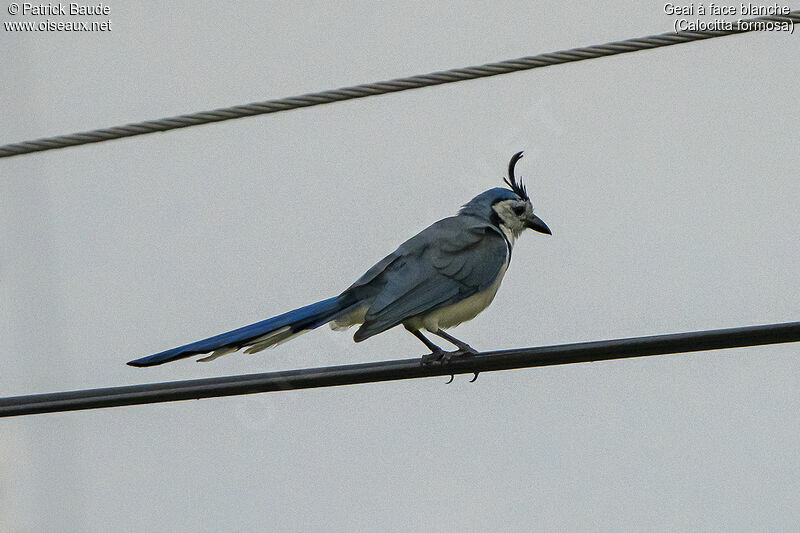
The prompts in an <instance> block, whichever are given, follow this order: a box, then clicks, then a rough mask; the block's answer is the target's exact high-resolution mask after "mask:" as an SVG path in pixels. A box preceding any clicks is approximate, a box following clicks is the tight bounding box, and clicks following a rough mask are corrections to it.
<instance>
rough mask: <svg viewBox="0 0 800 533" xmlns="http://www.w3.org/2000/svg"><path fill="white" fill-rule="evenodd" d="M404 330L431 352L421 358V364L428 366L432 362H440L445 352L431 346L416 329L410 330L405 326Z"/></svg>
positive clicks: (433, 345)
mask: <svg viewBox="0 0 800 533" xmlns="http://www.w3.org/2000/svg"><path fill="white" fill-rule="evenodd" d="M406 329H407V330H408V331H409V332H410V333H411V334H413V335H414V336H415V337H416V338H418V339H419V340H421V341H422V343H423V344H424V345H425V346H427V347H428V349H429V350H430V351H431V353H429V354H425V355H423V356H422V364H423V365H429V364H431V363H433V362H434V361H441V359H442V358H443V357H444V356H445V354H446V353H447V352H445V351H444V350H442V349H441V348H439V347H438V346H436V345H435V344H433V343H432V342H431V341H430V340H429V339H428V338H427V337H425V335H423V334H422V333H421V332H420V331H419V330H418V329H410V328H409V327H407V326H406Z"/></svg>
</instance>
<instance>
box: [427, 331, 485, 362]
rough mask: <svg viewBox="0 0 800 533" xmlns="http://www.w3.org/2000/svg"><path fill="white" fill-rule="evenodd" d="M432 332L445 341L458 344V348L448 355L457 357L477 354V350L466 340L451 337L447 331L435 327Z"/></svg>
mask: <svg viewBox="0 0 800 533" xmlns="http://www.w3.org/2000/svg"><path fill="white" fill-rule="evenodd" d="M433 334H434V335H438V336H439V337H441V338H443V339H444V340H446V341H447V342H450V343H452V344H453V345H455V346H458V350H456V351H455V352H450V357H459V356H463V355H477V353H478V350H476V349H475V348H473V347H472V346H470V345H469V344H467V343H466V342H464V341H460V340H458V339H456V338H455V337H453V336H452V335H450V334H448V333H445V332H444V331H443V330H441V329H437V330H436V331H434V332H433ZM448 359H449V358H448Z"/></svg>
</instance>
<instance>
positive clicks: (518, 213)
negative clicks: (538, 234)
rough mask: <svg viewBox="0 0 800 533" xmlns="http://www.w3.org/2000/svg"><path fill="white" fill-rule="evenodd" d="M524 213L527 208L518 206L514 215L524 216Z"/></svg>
mask: <svg viewBox="0 0 800 533" xmlns="http://www.w3.org/2000/svg"><path fill="white" fill-rule="evenodd" d="M524 212H525V208H524V207H523V206H521V205H518V206H515V207H514V214H515V215H517V216H522V213H524Z"/></svg>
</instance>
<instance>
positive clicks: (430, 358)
mask: <svg viewBox="0 0 800 533" xmlns="http://www.w3.org/2000/svg"><path fill="white" fill-rule="evenodd" d="M447 353H448V352H445V351H444V350H433V351H432V352H431V353H426V354H425V355H423V356H422V366H430V365H433V364H435V363H439V362H442V363H443V362H444V357H445V355H446V354H447Z"/></svg>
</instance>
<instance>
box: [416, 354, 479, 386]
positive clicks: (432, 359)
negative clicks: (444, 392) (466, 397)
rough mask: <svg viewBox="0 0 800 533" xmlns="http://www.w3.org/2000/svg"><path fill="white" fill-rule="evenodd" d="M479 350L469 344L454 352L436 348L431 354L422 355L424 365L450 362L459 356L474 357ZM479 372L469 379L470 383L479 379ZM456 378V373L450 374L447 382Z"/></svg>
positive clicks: (447, 383)
mask: <svg viewBox="0 0 800 533" xmlns="http://www.w3.org/2000/svg"><path fill="white" fill-rule="evenodd" d="M477 354H478V351H477V350H476V349H475V348H473V347H471V346H470V345H468V344H465V345H464V346H461V347H459V348H458V350H454V351H452V352H446V351H444V350H434V351H432V352H431V353H429V354H425V355H423V356H422V366H431V365H434V364H437V363H438V364H440V365H446V364H447V363H449V362H450V360H452V359H455V358H459V357H472V356H474V355H477ZM478 374H479V373H478V372H475V376H474V377H473V378H472V379H471V380H470V381H469V382H470V383H474V382H475V380H476V379H478ZM453 379H455V375H454V374H450V379H449V380H448V381H447V382H446V383H445V384H446V385H449V384H450V383H452V382H453Z"/></svg>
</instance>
